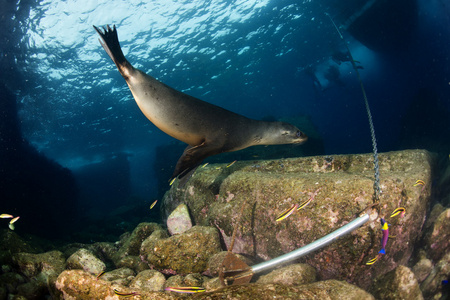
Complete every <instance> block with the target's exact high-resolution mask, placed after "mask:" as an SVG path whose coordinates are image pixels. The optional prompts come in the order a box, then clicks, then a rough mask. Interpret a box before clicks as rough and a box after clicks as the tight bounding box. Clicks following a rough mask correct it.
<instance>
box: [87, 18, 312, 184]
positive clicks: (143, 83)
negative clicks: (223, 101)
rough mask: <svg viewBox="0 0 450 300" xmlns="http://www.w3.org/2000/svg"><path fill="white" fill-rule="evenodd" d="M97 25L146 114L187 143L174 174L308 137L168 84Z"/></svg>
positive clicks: (114, 34) (108, 30)
mask: <svg viewBox="0 0 450 300" xmlns="http://www.w3.org/2000/svg"><path fill="white" fill-rule="evenodd" d="M94 28H95V30H96V31H97V32H98V33H99V35H100V37H101V38H102V40H103V42H104V43H102V42H101V41H100V43H101V44H102V46H103V48H104V49H105V50H106V52H107V53H108V55H109V56H110V57H111V59H112V60H113V61H114V63H115V64H116V66H117V68H118V69H119V72H120V73H121V75H122V76H123V77H124V79H125V81H126V83H127V85H128V87H129V88H130V91H131V93H132V94H133V97H134V99H135V100H136V103H137V105H138V106H139V108H140V110H141V111H142V112H143V113H144V115H145V116H146V117H147V118H148V119H149V120H150V121H151V122H152V123H153V124H155V126H156V127H158V128H159V129H161V130H162V131H164V132H165V133H167V134H168V135H170V136H172V137H174V138H176V139H178V140H180V141H182V142H185V143H186V144H188V145H189V146H188V147H187V148H186V150H185V151H184V153H183V155H182V156H181V157H180V159H179V160H178V163H177V166H176V168H175V171H174V174H173V176H172V178H174V177H180V178H181V177H183V176H185V175H186V174H188V173H190V172H192V171H193V170H195V168H196V167H197V166H198V165H199V164H200V163H201V162H202V161H203V160H204V159H205V158H206V157H208V156H211V155H215V154H219V153H222V152H230V151H237V150H241V149H244V148H247V147H250V146H254V145H273V144H291V143H292V144H294V143H302V142H304V141H306V139H307V136H306V135H305V134H304V133H303V132H301V131H300V130H299V129H298V128H297V127H295V126H293V125H291V124H288V123H283V122H264V121H257V120H253V119H249V118H246V117H244V116H241V115H239V114H236V113H233V112H231V111H228V110H226V109H223V108H221V107H218V106H216V105H213V104H211V103H208V102H205V101H202V100H200V99H197V98H195V97H192V96H189V95H187V94H185V93H182V92H180V91H177V90H175V89H173V88H171V87H169V86H167V85H165V84H164V83H162V82H160V81H158V80H156V79H155V78H153V77H151V76H149V75H147V74H145V73H144V72H142V71H140V70H138V69H136V68H134V67H133V66H132V65H131V64H130V63H129V62H128V61H127V60H126V59H125V57H124V55H123V53H122V50H121V48H120V44H119V40H118V37H117V31H116V28H115V26H114V27H113V28H112V29H111V28H110V27H109V26H107V28H106V29H104V32H102V31H101V30H99V29H98V28H97V27H95V26H94Z"/></svg>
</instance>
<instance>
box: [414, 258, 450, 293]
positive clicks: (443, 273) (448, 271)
mask: <svg viewBox="0 0 450 300" xmlns="http://www.w3.org/2000/svg"><path fill="white" fill-rule="evenodd" d="M449 277H450V253H447V254H445V255H444V257H443V258H442V259H441V260H440V261H439V262H438V263H437V264H436V265H435V266H434V268H433V270H431V273H430V275H428V277H427V278H426V279H425V280H424V281H423V282H422V284H421V285H420V289H421V290H422V293H423V295H424V297H426V298H427V299H432V298H434V297H432V296H433V295H437V294H438V293H439V292H440V291H441V289H442V281H443V280H448V278H449ZM434 299H439V298H434Z"/></svg>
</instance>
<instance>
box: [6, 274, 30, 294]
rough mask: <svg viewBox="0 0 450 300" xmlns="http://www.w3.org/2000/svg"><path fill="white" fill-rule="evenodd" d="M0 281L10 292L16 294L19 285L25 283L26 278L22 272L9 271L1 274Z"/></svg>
mask: <svg viewBox="0 0 450 300" xmlns="http://www.w3.org/2000/svg"><path fill="white" fill-rule="evenodd" d="M0 283H1V284H2V285H3V286H4V287H5V289H6V291H7V292H8V293H10V294H15V293H17V287H18V286H19V285H20V284H23V283H25V278H23V276H22V275H20V274H17V273H13V272H8V273H4V274H1V275H0Z"/></svg>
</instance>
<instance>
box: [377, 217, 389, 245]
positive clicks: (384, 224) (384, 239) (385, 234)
mask: <svg viewBox="0 0 450 300" xmlns="http://www.w3.org/2000/svg"><path fill="white" fill-rule="evenodd" d="M380 222H381V231H382V232H383V236H382V238H381V250H380V252H378V253H379V254H386V244H387V241H388V238H389V224H388V223H387V222H386V221H385V220H384V219H383V218H381V219H380Z"/></svg>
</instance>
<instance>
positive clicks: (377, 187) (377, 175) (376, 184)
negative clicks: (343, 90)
mask: <svg viewBox="0 0 450 300" xmlns="http://www.w3.org/2000/svg"><path fill="white" fill-rule="evenodd" d="M325 14H326V15H327V16H328V17H329V18H330V20H331V22H332V23H333V25H334V28H336V31H337V32H338V34H339V37H340V38H341V39H342V41H343V42H344V44H345V47H346V48H347V51H348V55H349V57H350V62H351V64H352V66H353V69H355V72H356V76H357V77H358V81H359V85H360V86H361V91H362V94H363V97H364V104H365V105H366V111H367V117H368V119H369V126H370V135H371V136H372V149H373V165H374V167H373V169H374V172H375V180H374V182H373V192H374V194H373V198H374V200H375V201H378V200H379V198H380V194H381V188H380V167H379V162H378V149H377V140H376V138H375V128H374V126H373V121H372V114H371V112H370V107H369V101H368V100H367V95H366V90H365V89H364V85H363V82H362V80H361V75H359V71H358V66H357V65H356V62H355V60H354V59H353V55H352V52H351V51H350V48H349V47H348V44H347V42H346V41H345V39H344V37H343V36H342V34H341V31H340V30H339V28H338V27H337V26H336V23H334V21H333V19H332V18H331V16H330V15H329V14H328V13H325Z"/></svg>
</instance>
